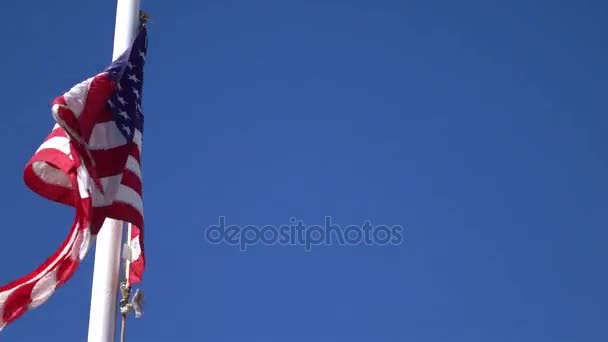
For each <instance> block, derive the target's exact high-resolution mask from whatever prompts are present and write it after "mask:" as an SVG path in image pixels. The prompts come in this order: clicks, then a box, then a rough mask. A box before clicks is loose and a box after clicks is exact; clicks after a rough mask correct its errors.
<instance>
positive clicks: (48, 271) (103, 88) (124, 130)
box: [0, 26, 147, 330]
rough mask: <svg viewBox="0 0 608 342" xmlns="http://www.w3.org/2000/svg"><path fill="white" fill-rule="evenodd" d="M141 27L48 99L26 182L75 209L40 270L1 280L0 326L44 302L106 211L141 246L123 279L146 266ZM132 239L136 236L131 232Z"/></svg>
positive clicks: (134, 278)
mask: <svg viewBox="0 0 608 342" xmlns="http://www.w3.org/2000/svg"><path fill="white" fill-rule="evenodd" d="M146 52H147V31H146V28H145V27H144V26H142V27H140V29H139V32H138V33H137V36H136V37H135V40H134V42H133V44H132V45H131V47H130V48H129V49H128V50H127V51H125V52H124V53H123V54H122V55H121V56H120V57H119V58H118V59H117V60H116V61H114V62H113V63H112V64H111V65H110V66H109V67H108V68H107V69H106V70H104V71H103V72H101V73H99V74H97V75H95V76H93V77H91V78H89V79H87V80H85V81H83V82H81V83H78V84H76V85H75V86H74V87H72V89H70V90H69V91H68V92H66V93H65V94H63V95H62V96H59V97H57V98H56V99H55V100H54V101H53V106H52V113H53V117H54V119H55V121H56V124H55V126H54V128H53V129H52V131H51V133H50V134H49V135H48V136H47V138H46V139H45V141H44V142H43V144H42V145H41V146H40V148H39V149H38V150H37V151H36V152H35V154H34V156H33V157H32V159H31V160H30V161H29V162H28V164H27V165H26V167H25V171H24V181H25V183H26V185H27V186H28V187H29V188H30V189H31V190H32V191H34V192H36V193H38V194H39V195H41V196H42V197H44V198H47V199H49V200H52V201H56V202H59V203H63V204H66V205H69V206H72V207H74V208H75V212H76V214H75V219H74V224H73V226H72V229H71V231H70V234H69V235H68V237H67V238H66V239H65V240H64V242H63V244H62V245H61V247H60V248H59V249H58V250H57V251H56V252H55V253H54V254H53V255H52V256H51V257H49V258H48V259H47V260H46V261H45V262H44V263H43V264H42V265H40V267H38V269H36V270H35V271H33V272H31V273H30V274H28V275H27V276H25V277H23V278H21V279H18V280H16V281H14V282H12V283H10V284H8V285H6V286H3V287H0V330H1V329H2V328H4V327H5V326H6V325H7V324H9V323H11V322H13V321H14V320H16V319H17V318H19V317H20V316H21V315H23V314H24V313H25V312H27V311H28V310H30V309H33V308H35V307H38V306H39V305H41V304H43V303H44V302H46V301H47V300H48V299H49V298H50V297H51V295H52V294H53V293H54V291H55V290H56V289H57V288H59V287H60V286H62V285H63V284H64V283H65V282H66V281H67V280H69V279H70V277H71V276H72V275H73V274H74V272H75V271H76V269H77V267H78V265H79V264H80V262H81V261H82V260H83V258H84V257H85V256H86V254H87V251H88V249H89V245H90V243H91V241H92V239H94V237H95V236H96V234H97V233H98V232H99V230H100V228H101V226H102V224H103V222H104V220H105V219H106V218H114V219H117V220H121V221H125V222H127V223H129V224H132V228H133V233H132V236H131V237H129V238H130V239H131V242H132V243H135V244H136V245H137V247H138V248H139V250H140V252H139V253H134V255H133V259H132V260H131V265H130V266H131V267H130V273H131V274H130V275H129V280H130V281H131V283H134V282H139V281H141V276H142V274H143V271H144V264H145V261H144V255H143V226H144V222H143V221H144V220H143V200H142V176H141V152H142V140H143V124H144V116H143V108H142V89H143V78H144V73H143V70H144V64H145V60H146ZM133 238H134V239H133Z"/></svg>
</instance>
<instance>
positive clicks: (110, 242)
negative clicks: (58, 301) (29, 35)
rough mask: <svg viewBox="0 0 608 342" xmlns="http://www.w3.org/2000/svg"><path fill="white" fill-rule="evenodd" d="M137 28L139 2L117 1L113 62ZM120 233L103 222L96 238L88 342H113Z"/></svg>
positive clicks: (119, 223)
mask: <svg viewBox="0 0 608 342" xmlns="http://www.w3.org/2000/svg"><path fill="white" fill-rule="evenodd" d="M138 25H139V0H117V6H116V23H115V29H114V49H113V50H114V51H113V54H112V60H116V59H117V58H118V57H119V56H120V55H121V54H122V53H123V52H124V51H126V49H127V48H128V47H129V46H130V45H131V43H132V41H133V39H134V38H135V34H136V32H137V27H138ZM122 233H123V222H122V221H117V220H113V219H106V221H105V222H104V224H103V226H102V227H101V230H100V231H99V234H98V235H97V242H96V247H95V263H94V270H93V285H92V289H91V308H90V315H89V337H88V342H113V341H115V337H116V312H117V311H116V307H117V298H118V284H119V281H120V252H121V247H122Z"/></svg>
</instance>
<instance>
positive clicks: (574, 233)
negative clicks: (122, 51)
mask: <svg viewBox="0 0 608 342" xmlns="http://www.w3.org/2000/svg"><path fill="white" fill-rule="evenodd" d="M143 5H144V7H145V9H147V10H148V11H149V12H150V13H151V14H152V16H153V21H152V23H151V24H150V26H149V27H150V29H149V33H150V39H149V55H148V63H147V65H146V84H145V86H144V107H145V115H146V124H145V125H146V126H145V136H144V139H145V143H144V159H143V163H144V165H143V169H144V191H145V210H146V225H147V226H146V228H147V240H146V242H147V245H146V247H147V253H148V272H147V273H146V275H145V279H144V283H143V288H144V290H145V292H146V299H147V303H146V304H147V307H146V312H145V315H144V318H142V319H141V320H134V319H131V320H130V323H129V327H128V340H129V341H146V342H157V341H158V342H160V341H163V342H164V341H179V342H182V341H183V342H198V341H226V342H232V341H252V342H274V341H277V342H278V341H281V342H282V341H293V342H300V341H302V342H304V341H305V342H311V341H315V342H334V341H335V342H341V341H348V342H359V341H361V342H364V341H365V342H367V341H380V342H392V341H420V342H423V341H428V342H439V341H462V342H474V341H475V342H476V341H479V342H486V341H496V342H502V341H534V342H545V341H546V342H562V341H563V342H569V341H586V342H603V341H608V331H607V330H606V322H607V320H608V311H607V307H608V294H607V291H606V289H607V288H608V275H607V271H606V262H608V249H607V247H606V246H607V244H608V230H607V223H608V220H607V216H606V212H607V205H608V195H607V194H608V181H607V178H606V175H607V174H608V157H607V153H606V151H607V150H608V140H607V138H606V136H607V135H606V133H607V132H608V116H607V114H608V113H607V109H608V108H607V107H608V106H607V103H608V102H607V99H608V96H607V95H606V89H608V88H607V87H608V67H607V62H606V61H607V58H608V45H607V44H606V35H607V34H608V3H607V2H606V1H601V0H596V1H593V0H579V1H574V0H572V1H565V0H564V1H550V0H545V1H530V0H525V1H523V0H513V1H486V0H483V1H482V0H476V1H475V0H465V1H447V0H433V1H422V0H417V1H409V0H408V1H406V0H400V1H397V0H395V1H388V0H378V1H361V0H349V1H337V0H323V1H319V0H306V1H303V0H295V1H278V0H260V1H244V0H204V1H174V2H168V1H146V0H144V1H143ZM114 11H115V2H114V1H101V0H97V1H86V2H84V1H76V0H61V1H38V2H34V1H19V2H17V1H8V2H2V3H1V4H0V16H1V19H2V20H0V39H1V40H2V42H3V49H2V54H1V55H0V63H1V64H2V65H4V70H3V84H4V85H3V86H2V96H3V101H2V102H3V113H4V115H3V121H2V124H1V125H0V144H1V145H2V146H4V147H5V148H4V149H3V153H2V156H3V160H2V168H1V169H0V187H1V188H2V193H3V194H4V196H1V197H0V207H1V208H2V214H3V215H4V216H3V217H4V219H3V223H2V227H1V228H0V229H1V231H2V235H1V236H2V238H1V239H0V260H3V262H2V269H1V271H0V283H6V282H8V281H10V280H13V279H14V278H17V277H19V276H21V275H24V274H25V273H27V272H29V271H31V270H33V269H34V268H35V267H36V266H37V265H38V264H39V263H40V262H42V261H43V260H44V259H45V258H46V257H47V256H48V255H50V254H51V252H52V251H54V250H55V248H57V247H58V246H59V244H60V242H61V241H62V240H63V239H64V237H65V235H66V234H67V231H68V229H69V227H70V224H71V222H72V215H73V213H72V210H71V209H70V208H67V207H62V206H60V205H57V204H53V203H49V202H48V201H46V200H44V199H42V198H40V197H38V196H37V195H35V194H33V193H32V192H31V191H30V190H29V189H27V188H26V187H25V186H24V184H23V181H22V172H23V167H24V166H25V164H26V162H27V161H28V159H29V158H30V157H31V156H32V153H33V152H34V151H35V149H36V148H37V147H38V146H39V145H40V143H41V142H42V141H43V139H44V137H45V136H46V134H47V133H48V132H49V130H50V128H51V126H52V124H53V121H52V117H51V111H50V102H51V101H52V100H53V98H55V97H56V96H58V95H60V94H61V93H63V92H64V91H65V90H67V89H68V88H70V87H71V86H72V85H73V84H75V83H76V82H79V81H81V80H83V79H84V78H87V77H89V76H91V75H92V74H94V73H96V72H98V71H100V70H102V69H103V68H104V67H105V66H106V65H107V64H108V62H109V60H110V58H111V55H112V51H111V50H112V38H113V30H114ZM222 215H223V216H225V217H226V220H227V221H228V222H229V223H231V224H232V223H234V224H240V225H246V224H253V225H264V224H273V225H281V224H289V219H290V218H291V217H295V218H297V219H299V220H303V221H304V222H305V223H306V224H322V223H323V220H324V217H325V216H326V215H330V216H332V218H333V220H334V222H335V223H338V224H341V225H349V224H362V223H363V222H364V221H365V220H371V222H372V223H373V224H390V225H393V224H399V225H402V226H403V227H404V228H405V229H404V231H403V238H404V239H403V243H402V244H401V245H399V246H364V245H359V246H335V245H333V246H318V247H315V248H313V250H312V251H309V252H307V251H305V250H304V248H302V247H301V246H278V245H272V246H262V245H256V246H253V247H251V248H249V249H248V250H247V251H246V252H242V251H240V250H239V249H238V248H235V247H233V246H228V245H213V244H210V243H209V242H208V241H206V240H205V234H204V231H205V228H206V227H208V226H209V225H212V224H215V223H217V221H218V217H219V216H222ZM93 257H94V251H91V252H90V254H89V256H88V258H87V260H86V262H85V263H84V265H83V266H82V267H81V268H80V269H79V271H78V272H77V273H76V275H75V276H74V278H73V279H72V280H71V281H70V282H69V283H68V284H67V285H66V286H65V287H63V288H62V289H61V290H60V291H59V292H58V293H56V294H55V295H54V297H53V298H52V299H51V300H50V301H49V302H48V303H46V304H45V305H44V306H43V307H41V308H39V309H37V310H35V311H32V312H29V313H28V314H26V315H25V316H23V317H22V318H21V319H19V320H18V321H17V322H15V323H14V324H12V325H10V326H9V327H7V329H6V330H5V331H3V332H2V333H0V336H1V337H0V340H2V341H19V342H29V341H40V340H42V339H44V340H45V341H84V340H85V339H86V334H87V326H88V313H89V300H90V287H91V277H92V264H93Z"/></svg>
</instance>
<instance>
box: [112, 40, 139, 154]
mask: <svg viewBox="0 0 608 342" xmlns="http://www.w3.org/2000/svg"><path fill="white" fill-rule="evenodd" d="M142 31H144V32H142V33H143V34H139V35H138V36H137V38H136V39H135V42H134V43H133V46H132V48H131V49H130V50H128V51H127V52H125V53H124V54H123V55H122V56H121V57H119V58H118V59H117V60H116V62H114V63H113V64H112V65H111V66H110V67H109V68H108V73H109V74H110V75H111V76H114V77H117V78H119V79H118V80H117V83H116V92H114V94H113V95H112V97H111V98H110V100H109V101H108V105H109V106H110V109H111V111H112V114H113V116H114V121H115V122H116V126H117V127H118V129H119V130H120V132H121V133H122V135H123V136H124V137H125V139H127V141H128V142H131V141H132V140H133V134H134V132H135V130H139V131H140V132H141V133H143V131H144V129H143V128H144V127H143V126H144V113H143V108H142V105H141V104H142V89H143V83H144V64H145V62H146V53H147V48H148V42H147V35H146V34H145V29H143V30H142ZM126 57H128V59H126Z"/></svg>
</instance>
